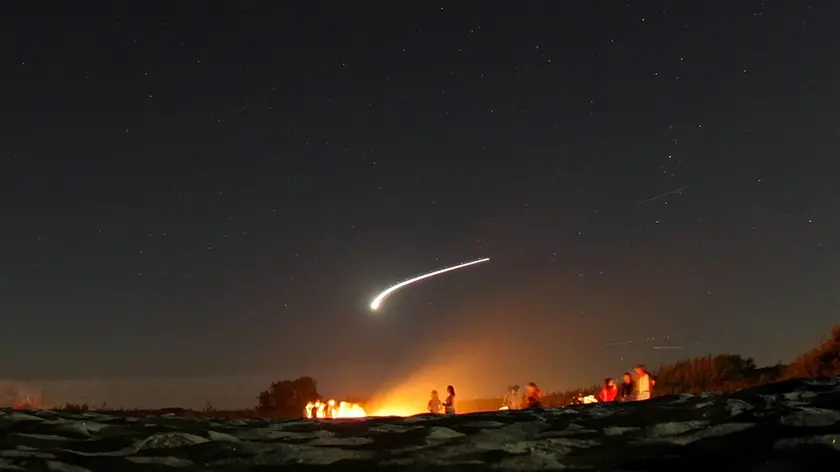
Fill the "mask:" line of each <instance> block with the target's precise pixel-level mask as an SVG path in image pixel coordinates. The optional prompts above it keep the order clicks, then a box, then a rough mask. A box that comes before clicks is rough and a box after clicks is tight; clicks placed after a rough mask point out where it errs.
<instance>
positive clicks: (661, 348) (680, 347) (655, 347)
mask: <svg viewBox="0 0 840 472" xmlns="http://www.w3.org/2000/svg"><path fill="white" fill-rule="evenodd" d="M653 348H654V349H657V350H664V349H683V348H684V346H653Z"/></svg>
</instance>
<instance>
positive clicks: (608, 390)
mask: <svg viewBox="0 0 840 472" xmlns="http://www.w3.org/2000/svg"><path fill="white" fill-rule="evenodd" d="M616 396H618V387H617V386H616V385H615V380H613V379H609V378H607V379H604V388H602V389H601V393H599V394H598V400H600V401H602V402H614V401H615V397H616Z"/></svg>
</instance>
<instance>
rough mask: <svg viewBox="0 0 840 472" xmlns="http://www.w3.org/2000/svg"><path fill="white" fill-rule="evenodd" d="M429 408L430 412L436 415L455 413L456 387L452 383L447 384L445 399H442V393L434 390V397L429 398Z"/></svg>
mask: <svg viewBox="0 0 840 472" xmlns="http://www.w3.org/2000/svg"><path fill="white" fill-rule="evenodd" d="M428 410H429V413H432V414H434V415H454V414H455V387H453V386H452V385H447V386H446V400H444V401H440V395H439V394H438V391H437V390H432V398H431V399H429V405H428Z"/></svg>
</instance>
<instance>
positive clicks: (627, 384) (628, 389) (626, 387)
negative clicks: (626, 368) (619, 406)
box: [616, 372, 636, 402]
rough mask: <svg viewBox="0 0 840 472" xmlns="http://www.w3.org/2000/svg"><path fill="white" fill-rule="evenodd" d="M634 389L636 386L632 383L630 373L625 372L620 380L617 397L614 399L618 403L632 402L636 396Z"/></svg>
mask: <svg viewBox="0 0 840 472" xmlns="http://www.w3.org/2000/svg"><path fill="white" fill-rule="evenodd" d="M635 389H636V384H634V383H633V377H632V376H631V375H630V372H625V373H624V375H623V376H622V378H621V386H620V387H618V397H617V398H616V399H617V400H618V401H620V402H629V401H632V400H633V396H634V395H635V394H636V392H635Z"/></svg>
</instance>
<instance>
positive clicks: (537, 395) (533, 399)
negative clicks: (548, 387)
mask: <svg viewBox="0 0 840 472" xmlns="http://www.w3.org/2000/svg"><path fill="white" fill-rule="evenodd" d="M525 388H527V389H528V398H526V399H525V408H542V390H540V388H539V387H537V384H535V383H534V382H528V385H526V386H525Z"/></svg>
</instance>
